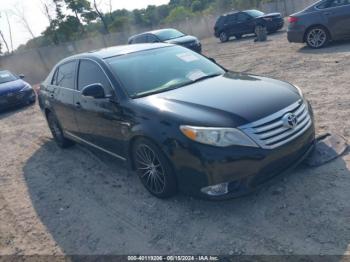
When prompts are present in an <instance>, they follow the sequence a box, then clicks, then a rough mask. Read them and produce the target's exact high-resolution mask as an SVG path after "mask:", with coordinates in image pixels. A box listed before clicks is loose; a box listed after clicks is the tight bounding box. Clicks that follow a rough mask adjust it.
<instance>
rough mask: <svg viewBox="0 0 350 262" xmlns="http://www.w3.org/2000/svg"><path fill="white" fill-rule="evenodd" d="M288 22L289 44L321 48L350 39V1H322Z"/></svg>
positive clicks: (295, 15) (291, 17)
mask: <svg viewBox="0 0 350 262" xmlns="http://www.w3.org/2000/svg"><path fill="white" fill-rule="evenodd" d="M288 20H289V27H288V33H287V34H288V40H289V42H293V43H306V44H307V45H308V46H309V47H311V48H321V47H324V46H325V45H327V44H328V43H329V42H330V41H332V40H340V39H344V38H349V37H350V0H322V1H319V2H317V3H315V4H314V5H312V6H310V7H308V8H306V9H305V10H303V11H301V12H299V13H296V14H293V15H291V16H290V17H289V19H288Z"/></svg>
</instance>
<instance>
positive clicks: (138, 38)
mask: <svg viewBox="0 0 350 262" xmlns="http://www.w3.org/2000/svg"><path fill="white" fill-rule="evenodd" d="M146 42H147V35H139V36H136V37H135V39H134V40H133V41H132V43H133V44H138V43H146Z"/></svg>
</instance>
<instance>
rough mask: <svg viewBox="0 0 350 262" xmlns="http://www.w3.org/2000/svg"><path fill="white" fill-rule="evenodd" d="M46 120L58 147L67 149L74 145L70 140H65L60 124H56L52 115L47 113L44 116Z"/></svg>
mask: <svg viewBox="0 0 350 262" xmlns="http://www.w3.org/2000/svg"><path fill="white" fill-rule="evenodd" d="M46 118H47V123H48V125H49V128H50V131H51V133H52V136H53V138H54V140H55V142H56V143H57V145H58V146H59V147H62V148H67V147H70V146H72V145H74V142H73V141H72V140H70V139H67V138H66V137H65V136H64V133H63V131H62V128H61V126H60V124H59V123H58V121H57V119H56V117H55V116H54V114H52V113H51V112H49V113H48V114H47V115H46Z"/></svg>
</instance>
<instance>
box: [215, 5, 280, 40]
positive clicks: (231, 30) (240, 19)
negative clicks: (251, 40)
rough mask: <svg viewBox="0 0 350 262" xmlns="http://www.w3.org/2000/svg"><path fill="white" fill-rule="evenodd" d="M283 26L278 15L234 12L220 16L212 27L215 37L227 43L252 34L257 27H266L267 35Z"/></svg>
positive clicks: (259, 12)
mask: <svg viewBox="0 0 350 262" xmlns="http://www.w3.org/2000/svg"><path fill="white" fill-rule="evenodd" d="M283 25H284V20H283V17H282V15H281V14H280V13H271V14H264V13H263V12H261V11H258V10H246V11H234V12H231V13H229V14H225V15H222V16H220V17H219V18H218V19H217V21H216V23H215V27H214V32H215V33H214V35H215V37H218V38H220V41H221V42H227V41H228V40H229V39H230V37H232V36H234V37H235V38H236V39H240V38H241V37H242V36H243V35H247V34H254V33H255V32H256V28H257V27H258V26H264V27H266V29H267V31H268V32H269V33H274V32H276V31H278V30H280V29H281V28H282V27H283Z"/></svg>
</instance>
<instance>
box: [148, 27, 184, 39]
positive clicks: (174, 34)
mask: <svg viewBox="0 0 350 262" xmlns="http://www.w3.org/2000/svg"><path fill="white" fill-rule="evenodd" d="M154 34H155V35H156V36H157V37H158V38H159V39H160V41H166V40H170V39H175V38H179V37H181V36H184V34H183V33H181V32H179V31H177V30H175V29H165V30H161V31H159V32H155V33H154Z"/></svg>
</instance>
